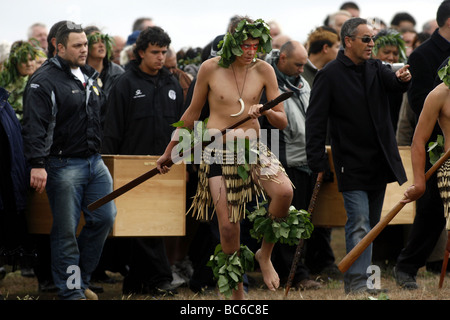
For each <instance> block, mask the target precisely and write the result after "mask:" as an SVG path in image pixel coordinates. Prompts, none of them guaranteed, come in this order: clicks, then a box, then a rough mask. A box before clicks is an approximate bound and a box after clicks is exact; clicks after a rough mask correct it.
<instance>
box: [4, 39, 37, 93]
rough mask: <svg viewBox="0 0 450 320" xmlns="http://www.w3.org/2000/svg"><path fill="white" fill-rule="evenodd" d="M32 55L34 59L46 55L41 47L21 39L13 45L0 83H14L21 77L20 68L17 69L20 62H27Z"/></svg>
mask: <svg viewBox="0 0 450 320" xmlns="http://www.w3.org/2000/svg"><path fill="white" fill-rule="evenodd" d="M30 57H31V59H32V60H35V59H37V58H38V57H44V58H45V57H46V55H45V53H44V52H43V51H41V50H40V49H37V48H36V47H34V46H33V45H32V44H30V43H29V42H25V41H23V42H22V41H20V42H17V43H15V44H13V46H12V47H11V50H10V53H9V57H8V59H7V60H6V61H5V63H4V65H3V70H2V72H1V74H0V83H1V84H3V85H7V84H9V83H14V82H15V81H16V80H17V79H19V78H20V74H19V70H18V69H17V68H18V66H19V64H21V63H27V62H28V59H29V58H30Z"/></svg>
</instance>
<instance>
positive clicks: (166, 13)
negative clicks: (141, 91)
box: [0, 0, 442, 50]
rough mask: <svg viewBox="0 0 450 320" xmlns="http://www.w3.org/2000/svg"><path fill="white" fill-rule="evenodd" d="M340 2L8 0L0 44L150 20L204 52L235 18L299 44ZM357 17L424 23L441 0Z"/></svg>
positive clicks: (409, 0)
mask: <svg viewBox="0 0 450 320" xmlns="http://www.w3.org/2000/svg"><path fill="white" fill-rule="evenodd" d="M343 2H344V1H340V0H283V1H276V0H271V1H267V0H253V1H251V0H221V1H218V0H190V1H189V0H184V1H180V0H165V1H164V0H163V1H161V0H160V1H154V0H147V1H139V0H121V1H117V0H89V1H88V0H77V1H67V0H38V1H29V0H27V1H25V0H12V1H8V5H7V6H6V5H5V6H4V8H5V9H6V10H5V11H4V12H3V14H2V18H1V19H0V41H2V40H4V41H9V42H13V41H16V40H22V39H23V40H24V39H26V36H27V29H28V27H29V26H30V25H31V24H33V23H34V22H43V23H45V24H46V25H47V26H48V29H50V27H51V26H52V25H53V24H54V23H55V22H57V21H59V20H72V21H74V22H76V23H81V24H82V25H83V26H87V25H97V26H98V27H100V28H101V29H102V30H103V31H104V32H105V33H108V34H110V35H120V36H123V37H124V38H126V37H127V36H128V35H129V34H130V33H131V26H132V24H133V21H134V20H135V19H136V18H138V17H141V16H149V17H152V18H153V20H154V22H155V23H156V24H157V25H159V26H161V27H162V28H164V29H165V30H166V31H167V33H168V34H169V35H170V37H171V38H172V44H173V47H174V48H175V49H176V50H179V49H181V48H183V47H203V46H205V45H206V44H208V42H210V41H211V40H212V39H213V38H214V37H215V36H216V35H219V34H223V33H224V31H225V29H226V26H227V24H228V21H229V18H230V17H231V16H233V15H235V14H239V15H248V16H250V17H251V18H253V19H257V18H262V19H264V20H266V21H269V20H275V21H277V22H278V23H279V24H280V26H281V28H282V31H283V33H285V34H287V35H289V36H290V37H291V38H293V39H295V40H299V41H304V40H305V39H306V37H307V35H308V33H309V32H310V31H311V30H312V29H314V28H315V27H318V26H320V25H322V23H323V21H324V19H325V17H326V16H327V15H328V14H330V13H333V12H335V11H337V9H338V8H339V6H340V5H341V4H342V3H343ZM355 2H356V3H357V4H358V5H359V7H360V9H361V16H362V17H364V18H367V17H378V18H381V19H382V20H384V21H385V22H386V23H388V24H389V23H390V21H391V19H392V17H393V16H394V14H395V13H397V12H401V11H406V12H408V13H410V14H411V15H412V16H414V18H415V19H416V21H417V25H416V27H417V30H418V31H421V29H422V25H423V23H425V22H426V21H428V20H430V19H434V18H435V17H436V11H437V8H438V6H439V4H440V3H441V2H442V0H421V1H418V0H417V1H416V0H358V1H355Z"/></svg>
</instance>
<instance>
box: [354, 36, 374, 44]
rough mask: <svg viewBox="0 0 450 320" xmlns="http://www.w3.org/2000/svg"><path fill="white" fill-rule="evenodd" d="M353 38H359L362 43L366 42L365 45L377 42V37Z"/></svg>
mask: <svg viewBox="0 0 450 320" xmlns="http://www.w3.org/2000/svg"><path fill="white" fill-rule="evenodd" d="M352 38H358V39H361V41H362V42H364V43H369V42H370V41H374V42H375V37H370V36H364V37H357V36H354V37H352Z"/></svg>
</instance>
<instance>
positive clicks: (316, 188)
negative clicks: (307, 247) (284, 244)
mask: <svg viewBox="0 0 450 320" xmlns="http://www.w3.org/2000/svg"><path fill="white" fill-rule="evenodd" d="M322 182H323V172H319V173H318V175H317V179H316V184H315V186H314V191H313V194H312V196H311V200H310V202H309V207H308V213H309V214H312V212H313V211H314V208H315V206H316V200H317V196H318V194H319V190H320V187H321V186H322ZM304 244H305V239H300V241H299V242H298V245H297V249H296V250H295V255H294V259H293V260H292V266H291V270H290V272H289V277H288V282H287V284H286V289H285V292H284V296H285V297H287V295H288V293H289V290H290V288H291V285H292V280H293V279H294V276H295V270H296V269H297V264H298V261H299V259H300V257H301V255H302V250H303V246H304Z"/></svg>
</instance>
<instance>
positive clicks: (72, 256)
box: [23, 22, 116, 300]
mask: <svg viewBox="0 0 450 320" xmlns="http://www.w3.org/2000/svg"><path fill="white" fill-rule="evenodd" d="M56 44H57V49H58V51H57V55H56V56H55V57H53V58H50V59H49V60H48V61H47V62H46V63H45V64H44V65H43V66H42V67H41V68H40V69H39V70H38V72H36V73H35V74H34V75H33V76H32V78H31V79H30V80H29V82H28V85H27V87H26V89H25V94H24V125H23V127H24V128H23V138H24V152H25V155H26V158H27V160H28V162H29V164H30V165H31V167H32V169H31V173H30V175H31V177H30V186H31V187H32V188H35V189H36V191H37V192H43V191H44V188H45V190H46V192H47V195H48V199H49V202H50V207H51V210H52V215H53V225H52V230H51V234H50V243H51V256H52V257H51V260H52V273H53V279H54V282H55V285H56V286H57V287H58V289H59V293H58V295H59V297H60V298H61V299H64V300H75V299H86V298H88V299H96V298H97V297H96V295H95V294H94V293H93V292H92V291H90V290H89V288H88V286H89V281H90V277H91V273H92V272H93V271H94V269H95V268H96V266H97V263H98V260H99V258H100V255H101V252H102V248H103V245H104V242H105V240H106V238H107V236H108V234H109V232H110V231H111V228H112V225H113V223H114V218H115V215H116V207H115V205H114V202H112V201H111V202H109V203H108V204H106V205H105V206H103V207H101V208H99V209H97V210H95V211H93V212H91V211H90V210H88V208H87V205H88V204H89V203H92V202H93V201H95V200H97V199H99V198H101V197H103V196H106V195H107V194H109V193H111V192H112V177H111V174H110V173H109V170H108V168H107V167H106V166H105V164H104V163H103V160H102V158H101V155H100V153H99V152H100V148H101V140H102V128H101V119H100V107H101V104H102V99H103V96H102V92H101V90H100V89H99V86H98V83H97V80H96V79H97V77H98V72H96V71H95V70H94V69H92V68H91V67H89V66H88V65H86V57H87V38H86V34H85V32H84V30H83V29H82V28H81V26H79V25H76V24H75V23H73V22H67V23H65V24H63V25H62V26H61V27H60V28H59V29H58V32H57V33H56ZM81 211H83V213H84V218H85V221H86V224H85V226H84V227H83V229H82V231H81V233H80V235H79V236H78V238H77V236H76V230H77V226H78V222H79V220H80V214H81Z"/></svg>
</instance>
